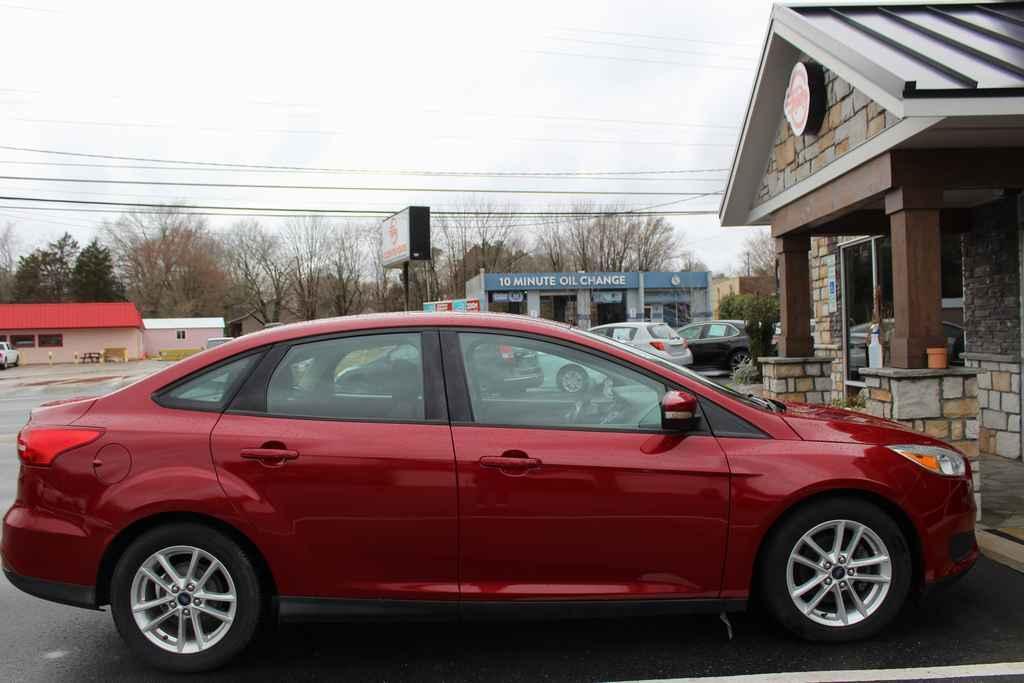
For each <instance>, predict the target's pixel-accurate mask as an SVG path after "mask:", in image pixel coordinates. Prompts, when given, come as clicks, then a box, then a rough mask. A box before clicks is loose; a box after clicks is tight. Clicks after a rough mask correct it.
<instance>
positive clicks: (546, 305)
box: [540, 294, 576, 325]
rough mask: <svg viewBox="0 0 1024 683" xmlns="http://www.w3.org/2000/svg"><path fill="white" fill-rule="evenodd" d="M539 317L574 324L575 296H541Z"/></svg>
mask: <svg viewBox="0 0 1024 683" xmlns="http://www.w3.org/2000/svg"><path fill="white" fill-rule="evenodd" d="M540 317H542V318H546V319H547V320H557V321H558V322H561V323H571V324H573V325H575V324H576V295H575V294H541V297H540Z"/></svg>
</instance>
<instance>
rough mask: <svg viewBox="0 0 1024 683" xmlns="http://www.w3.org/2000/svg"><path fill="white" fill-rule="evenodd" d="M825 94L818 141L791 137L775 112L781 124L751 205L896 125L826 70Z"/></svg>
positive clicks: (895, 118)
mask: <svg viewBox="0 0 1024 683" xmlns="http://www.w3.org/2000/svg"><path fill="white" fill-rule="evenodd" d="M825 88H826V92H825V106H826V113H825V120H824V122H823V123H822V124H821V130H819V131H818V134H817V135H793V131H792V129H791V128H790V126H789V122H788V121H786V118H785V116H783V115H782V106H781V105H780V106H779V117H780V124H779V128H778V131H777V133H776V135H775V144H774V147H773V149H772V154H771V158H770V159H769V160H768V167H767V169H766V170H765V174H764V178H763V180H762V182H761V187H760V189H759V190H758V193H757V197H756V198H755V200H754V203H755V204H762V203H764V202H766V201H768V200H769V199H771V198H772V197H775V196H776V195H778V194H780V193H781V192H783V191H784V190H788V189H789V188H791V187H793V186H794V185H796V184H797V183H798V182H800V181H801V180H803V179H805V178H807V177H808V176H810V175H811V174H812V173H816V172H818V171H820V170H821V169H823V168H824V167H825V166H827V165H829V164H830V163H832V162H833V161H835V160H836V159H838V158H839V157H841V156H843V155H844V154H846V153H847V152H849V151H850V150H851V149H854V148H856V147H857V146H859V145H861V144H862V143H864V142H865V141H867V140H869V139H870V138H872V137H874V136H875V135H878V134H879V133H881V132H882V131H883V130H885V129H886V128H888V127H889V126H892V125H894V124H896V123H897V122H898V121H899V119H898V118H897V117H896V116H894V115H892V114H890V113H889V112H887V111H886V110H885V109H883V108H882V107H881V106H879V105H878V104H877V103H876V102H875V101H873V100H871V99H870V98H869V97H868V96H867V95H865V94H864V93H862V92H860V91H859V90H857V89H855V88H854V87H853V86H851V85H850V84H849V83H847V82H846V81H844V80H843V79H841V78H839V77H838V76H837V75H836V74H835V72H833V71H830V70H829V69H825Z"/></svg>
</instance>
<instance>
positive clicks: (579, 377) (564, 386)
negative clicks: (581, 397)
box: [556, 365, 589, 394]
mask: <svg viewBox="0 0 1024 683" xmlns="http://www.w3.org/2000/svg"><path fill="white" fill-rule="evenodd" d="M556 380H557V382H558V388H559V389H561V390H562V391H564V392H565V393H567V394H581V393H583V392H584V391H586V389H587V385H588V384H589V381H588V379H587V371H586V370H584V369H583V368H582V367H580V366H579V365H566V366H565V367H563V368H562V369H561V370H559V371H558V377H557V378H556Z"/></svg>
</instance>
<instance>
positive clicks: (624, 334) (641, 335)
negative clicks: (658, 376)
mask: <svg viewBox="0 0 1024 683" xmlns="http://www.w3.org/2000/svg"><path fill="white" fill-rule="evenodd" d="M590 331H591V332H593V333H594V334H600V335H601V336H604V337H608V338H610V339H614V340H615V341H619V342H622V343H623V344H628V345H629V346H635V347H636V348H638V349H643V350H644V351H647V352H648V353H653V354H654V355H656V356H658V357H660V358H663V359H665V360H667V361H668V362H669V363H675V364H676V365H690V364H692V363H693V353H692V352H691V351H690V347H689V345H688V344H687V343H686V340H685V339H683V338H682V337H680V336H679V335H678V334H677V333H676V331H675V330H673V329H672V328H671V327H669V326H668V325H666V324H665V323H612V324H609V325H598V326H597V327H592V328H590Z"/></svg>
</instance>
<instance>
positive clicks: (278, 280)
mask: <svg viewBox="0 0 1024 683" xmlns="http://www.w3.org/2000/svg"><path fill="white" fill-rule="evenodd" d="M221 241H222V243H223V245H224V255H225V262H226V265H227V267H228V271H229V273H230V275H231V280H232V285H233V289H234V300H235V303H236V304H238V305H239V306H240V307H241V308H243V309H245V310H244V311H241V312H248V311H253V312H254V313H255V315H256V316H257V317H258V318H259V319H260V320H262V321H263V322H264V323H268V322H280V320H281V314H282V313H283V312H284V306H285V303H286V301H287V298H288V294H289V289H290V288H291V284H292V262H291V260H290V259H289V258H288V255H287V254H286V253H285V251H284V249H283V245H282V241H281V238H280V236H278V235H277V234H275V233H273V232H271V231H269V230H268V229H267V228H265V227H264V226H263V225H262V224H260V223H259V221H255V220H244V221H239V222H238V223H235V224H234V225H232V226H231V228H230V229H229V230H228V231H227V232H226V233H225V234H224V235H223V236H222V239H221Z"/></svg>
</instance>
